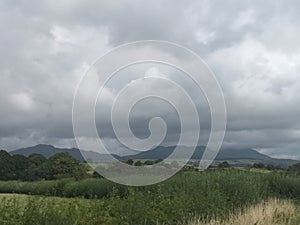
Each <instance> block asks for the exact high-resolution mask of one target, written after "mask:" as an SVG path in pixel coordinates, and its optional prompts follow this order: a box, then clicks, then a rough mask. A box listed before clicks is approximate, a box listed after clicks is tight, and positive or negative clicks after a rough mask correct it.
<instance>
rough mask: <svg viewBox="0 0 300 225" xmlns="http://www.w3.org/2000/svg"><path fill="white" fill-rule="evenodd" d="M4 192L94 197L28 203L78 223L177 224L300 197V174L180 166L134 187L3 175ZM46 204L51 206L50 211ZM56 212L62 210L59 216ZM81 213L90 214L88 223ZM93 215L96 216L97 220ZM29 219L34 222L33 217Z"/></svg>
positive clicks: (103, 181) (0, 187)
mask: <svg viewBox="0 0 300 225" xmlns="http://www.w3.org/2000/svg"><path fill="white" fill-rule="evenodd" d="M0 192H2V193H27V194H34V195H48V196H49V195H54V196H65V197H83V198H89V199H90V200H89V201H88V202H87V201H86V200H84V199H77V200H75V199H69V200H67V199H63V200H59V202H60V201H63V202H68V201H69V202H72V203H68V204H72V205H70V206H68V204H67V205H64V206H63V205H61V207H58V206H57V204H58V203H55V204H56V205H55V206H51V205H50V204H48V200H47V201H46V200H45V198H38V199H39V200H38V201H37V202H36V203H35V202H32V203H30V204H31V205H30V204H29V205H30V206H28V205H27V208H26V209H28V210H29V208H30V209H31V208H32V210H33V209H35V208H36V207H37V205H38V204H41V207H40V208H41V210H44V209H45V211H43V212H41V211H39V210H37V212H31V211H30V210H29V211H27V213H33V215H34V216H39V217H41V215H44V214H45V218H49V217H51V216H53V217H54V218H55V219H54V221H56V219H57V218H59V219H61V221H64V223H58V224H75V222H74V221H78V222H76V224H177V223H178V222H182V221H186V220H187V219H188V218H203V219H209V218H214V217H215V216H218V217H221V218H227V216H228V215H229V214H230V212H232V211H234V210H235V209H237V208H240V209H244V208H246V207H248V206H249V205H251V204H255V203H259V202H260V201H262V200H264V199H268V198H270V197H289V198H295V199H300V179H299V176H296V175H293V174H288V173H277V172H271V173H255V172H247V171H241V170H237V169H232V168H228V169H226V170H213V171H206V172H193V171H186V172H180V173H178V174H177V175H175V176H174V177H172V178H170V179H169V180H166V181H164V182H162V183H160V184H156V185H151V186H146V187H129V188H128V187H125V186H122V185H118V184H115V183H113V182H110V181H108V180H106V179H96V178H89V179H84V180H80V181H76V180H74V179H61V180H53V181H39V182H19V181H1V182H0ZM96 198H97V199H96ZM30 199H32V198H30ZM47 199H48V198H47ZM45 201H46V202H45ZM77 201H78V202H77ZM50 202H51V201H50ZM83 202H84V203H83ZM1 204H4V203H0V205H1ZM7 204H8V203H7ZM26 204H27V203H26ZM53 204H54V203H53ZM63 204H65V203H63ZM85 204H87V205H85ZM74 205H75V206H74ZM91 205H92V206H93V207H91ZM1 207H2V206H0V208H1ZM28 207H29V208H28ZM46 207H50V208H49V212H48V211H46ZM52 207H53V208H52ZM76 207H85V208H84V209H82V211H83V212H84V213H86V215H85V214H81V213H80V210H79V209H78V208H76ZM93 208H95V210H94V209H93ZM86 209H88V211H86ZM52 210H53V211H52ZM69 210H70V211H69ZM72 211H74V212H73V214H72ZM54 212H59V213H57V214H58V215H57V216H55V213H54ZM39 213H41V214H39ZM48 213H49V215H48ZM52 213H53V214H52ZM65 214H66V215H65ZM99 214H101V215H102V216H101V218H100V217H98V215H99ZM69 217H70V218H69ZM81 217H83V218H85V219H86V223H84V220H83V218H81ZM93 217H95V218H96V219H95V220H92V218H93ZM31 219H33V218H31ZM36 219H37V218H36ZM37 220H38V223H33V222H32V223H30V224H45V223H44V222H45V221H44V222H43V221H42V219H41V218H38V219H37ZM29 221H30V222H31V220H30V218H29ZM79 221H81V222H79ZM90 221H93V222H90ZM97 221H98V223H97ZM16 224H18V223H16ZM46 224H48V223H46ZM49 224H51V223H49Z"/></svg>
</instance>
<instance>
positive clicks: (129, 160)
mask: <svg viewBox="0 0 300 225" xmlns="http://www.w3.org/2000/svg"><path fill="white" fill-rule="evenodd" d="M126 163H127V164H128V165H133V163H134V161H133V160H132V159H128V160H127V161H126Z"/></svg>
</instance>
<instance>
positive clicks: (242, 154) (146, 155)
mask: <svg viewBox="0 0 300 225" xmlns="http://www.w3.org/2000/svg"><path fill="white" fill-rule="evenodd" d="M174 148H175V146H169V147H164V146H158V147H156V148H155V149H152V150H149V151H145V152H137V154H131V155H126V156H120V155H117V154H113V155H112V156H114V157H115V158H116V159H118V160H128V159H134V160H156V159H165V158H166V157H168V156H169V155H170V154H171V153H172V152H173V150H174ZM183 150H184V147H183ZM204 150H205V146H197V147H196V149H195V151H194V153H193V155H192V157H191V160H192V161H197V160H200V159H201V158H202V155H203V153H204ZM61 152H67V153H69V154H70V155H71V156H73V157H74V158H76V159H78V160H80V161H85V160H91V161H93V162H103V161H107V160H108V159H109V156H108V155H107V154H100V153H97V152H94V151H86V150H79V149H77V148H57V147H54V146H52V145H42V144H41V145H36V146H32V147H27V148H21V149H17V150H14V151H11V152H10V154H12V155H16V154H20V155H24V156H29V155H30V154H33V153H38V154H41V155H44V156H45V157H47V158H48V157H50V156H52V155H55V154H57V153H61ZM179 158H180V155H179ZM215 161H216V162H218V161H228V162H229V163H230V164H231V165H233V166H246V165H251V164H253V163H263V164H271V165H276V166H281V167H283V168H287V167H289V166H290V165H293V164H295V163H298V162H299V161H297V160H292V159H277V158H272V157H270V156H267V155H265V154H262V153H259V152H258V151H256V150H254V149H250V148H245V149H231V148H222V149H221V150H220V152H219V153H218V155H217V157H216V158H215Z"/></svg>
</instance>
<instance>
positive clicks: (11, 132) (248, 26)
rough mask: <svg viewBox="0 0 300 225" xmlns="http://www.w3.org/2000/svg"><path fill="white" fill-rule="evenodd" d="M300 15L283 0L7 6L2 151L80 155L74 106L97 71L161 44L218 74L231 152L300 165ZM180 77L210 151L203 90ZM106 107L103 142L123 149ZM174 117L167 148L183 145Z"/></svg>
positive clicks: (141, 123) (141, 119)
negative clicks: (122, 47)
mask: <svg viewBox="0 0 300 225" xmlns="http://www.w3.org/2000/svg"><path fill="white" fill-rule="evenodd" d="M299 9H300V4H299V2H298V1H288V2H286V1H279V0H276V1H264V2H262V1H250V0H249V1H238V0H230V1H226V2H224V1H217V0H215V1H207V0H203V1H190V2H176V3H175V2H174V1H169V0H166V1H154V2H153V1H152V2H141V1H136V0H132V1H111V2H108V1H90V2H86V1H80V0H78V1H69V0H66V1H59V2H53V1H50V0H47V1H37V0H36V1H32V2H30V4H29V3H28V2H22V1H8V0H7V1H1V3H0V20H1V25H0V31H1V36H0V42H1V53H0V57H1V60H0V79H1V80H0V105H1V107H0V146H1V147H2V148H7V149H14V148H17V147H21V146H28V145H33V144H37V143H48V144H55V145H58V146H64V147H65V146H74V145H75V142H74V139H73V132H72V124H71V113H72V112H71V110H72V101H73V95H74V91H75V90H76V86H77V84H78V82H79V80H80V78H81V77H82V75H83V74H84V72H85V71H86V70H87V68H88V67H89V66H90V65H91V64H92V62H93V61H94V60H95V59H96V58H97V57H98V56H99V55H102V54H103V53H105V52H106V51H107V50H109V49H111V48H112V47H114V46H116V45H118V44H121V43H126V42H129V41H137V40H142V39H159V40H167V41H173V42H176V43H178V44H181V45H184V46H186V47H189V48H190V49H192V50H193V51H195V52H196V53H198V54H199V55H200V56H201V57H203V58H204V60H206V62H207V63H208V64H209V66H210V67H211V68H212V70H213V71H214V72H215V74H216V76H217V77H218V80H219V81H220V84H221V86H222V88H223V90H224V95H225V99H226V104H227V108H228V130H227V135H226V138H225V142H224V144H225V145H228V146H235V147H239V146H240V147H243V146H248V147H255V148H258V149H261V150H262V151H264V152H266V153H269V154H273V155H277V156H280V155H282V156H283V155H285V156H291V157H294V158H300V153H299V151H298V147H297V146H299V140H300V137H299V136H297V135H295V133H297V132H295V130H296V131H297V130H299V128H300V123H299V122H300V120H299V114H300V108H299V105H300V101H299V97H298V96H299V94H300V93H299V92H300V81H299V72H300V66H299V65H300V56H299V50H300V49H299V48H300V46H299V44H298V40H299V39H300V31H299V26H300V16H299V13H298V12H299ZM140 71H143V68H140ZM170 71H171V70H169V71H166V72H168V73H170ZM128 73H129V72H128ZM128 73H127V74H128ZM175 73H176V72H174V71H172V72H171V74H175ZM127 77H128V78H127V79H125V78H124V79H123V78H121V79H119V80H118V79H117V78H116V80H115V83H112V84H110V86H109V85H108V86H109V90H110V91H111V92H112V93H113V94H114V92H115V91H117V90H118V89H120V88H121V87H122V86H123V85H124V84H126V82H128V81H130V79H135V78H136V77H137V76H136V75H128V76H127ZM172 78H173V79H174V80H175V81H176V82H178V83H180V84H181V85H182V86H183V87H184V88H186V89H188V90H189V93H190V95H191V96H192V97H193V99H195V102H196V103H197V105H198V110H199V112H200V113H199V114H200V116H201V119H202V121H201V122H202V123H203V132H204V133H203V138H202V139H203V140H201V141H202V142H204V143H205V142H206V141H207V135H208V131H209V128H210V122H209V119H210V117H209V111H208V108H207V103H206V102H205V100H204V99H203V96H202V95H201V91H199V90H196V88H195V87H194V86H193V84H192V83H191V82H190V81H189V80H188V79H185V78H182V76H172ZM154 88H155V86H154ZM200 96H201V97H200ZM161 104H162V105H161V106H160V104H156V105H155V104H154V103H153V107H154V106H155V108H159V107H163V103H161ZM105 107H106V109H101V108H100V109H99V110H100V111H101V110H102V111H103V113H102V114H103V115H102V116H103V117H101V113H99V115H98V116H99V117H100V118H98V121H97V122H98V124H99V126H100V125H101V129H99V133H100V134H101V135H103V136H104V137H105V138H106V140H107V143H108V145H110V146H118V144H117V143H116V142H115V140H114V138H113V137H114V135H113V132H112V129H111V125H110V123H109V121H107V115H105V113H107V110H108V108H107V106H105ZM143 109H145V110H146V109H147V107H145V106H142V105H141V106H140V107H138V108H137V109H136V112H135V113H134V115H135V116H134V118H132V128H133V129H134V130H135V132H137V133H138V134H139V135H141V136H145V135H147V134H148V133H147V132H148V130H147V129H143V128H144V127H145V126H146V125H147V121H148V119H149V116H150V114H151V113H150V114H149V113H148V114H147V113H146V112H144V111H143ZM105 110H106V111H105ZM166 112H167V113H166V115H163V116H165V117H167V119H168V121H169V122H168V124H169V128H170V129H169V133H168V135H169V136H168V140H167V141H166V143H165V144H170V143H175V142H176V139H178V130H179V125H178V120H177V117H176V115H174V114H172V111H170V110H169V111H168V110H167V111H166ZM158 113H160V111H159V110H158ZM170 114H171V115H172V116H170ZM151 115H152V114H151ZM91 146H92V144H91Z"/></svg>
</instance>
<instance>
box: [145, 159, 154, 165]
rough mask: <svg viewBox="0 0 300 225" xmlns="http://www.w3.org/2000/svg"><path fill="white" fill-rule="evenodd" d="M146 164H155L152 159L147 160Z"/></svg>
mask: <svg viewBox="0 0 300 225" xmlns="http://www.w3.org/2000/svg"><path fill="white" fill-rule="evenodd" d="M144 164H145V165H148V166H150V165H153V164H154V162H153V161H152V160H146V161H145V162H144Z"/></svg>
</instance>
